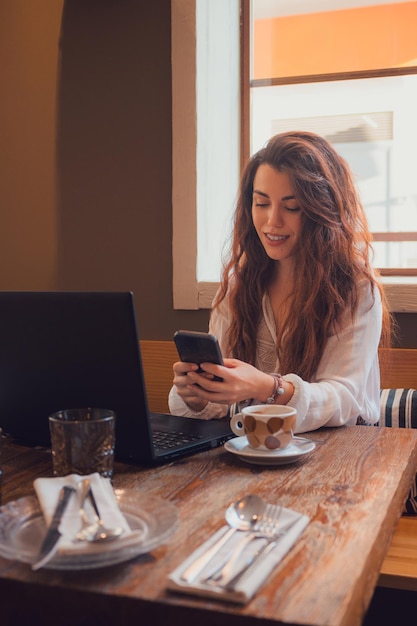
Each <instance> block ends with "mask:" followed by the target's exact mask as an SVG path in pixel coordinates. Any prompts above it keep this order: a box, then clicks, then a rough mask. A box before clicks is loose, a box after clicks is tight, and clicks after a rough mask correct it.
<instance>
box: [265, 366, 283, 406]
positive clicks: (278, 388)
mask: <svg viewBox="0 0 417 626" xmlns="http://www.w3.org/2000/svg"><path fill="white" fill-rule="evenodd" d="M271 376H272V378H273V379H274V390H273V392H272V394H271V395H270V396H269V398H267V399H266V404H274V402H275V400H276V398H277V396H282V394H283V393H284V386H283V382H284V380H283V378H282V376H281V374H275V373H274V374H271Z"/></svg>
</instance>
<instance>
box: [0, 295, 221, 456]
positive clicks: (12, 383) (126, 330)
mask: <svg viewBox="0 0 417 626" xmlns="http://www.w3.org/2000/svg"><path fill="white" fill-rule="evenodd" d="M87 406H90V407H99V408H104V409H112V410H114V411H115V413H116V459H118V460H123V461H127V462H133V463H140V464H156V463H164V462H168V461H171V460H173V459H175V458H178V457H181V456H185V455H189V454H193V453H195V452H198V451H201V450H206V449H209V448H213V447H216V446H219V445H222V444H223V443H224V442H225V441H227V440H228V439H230V438H231V437H232V436H233V434H232V432H231V430H230V427H229V419H228V418H227V417H225V418H224V419H221V420H199V419H188V418H184V417H179V416H174V415H165V414H164V415H161V414H151V413H150V412H149V409H148V403H147V397H146V390H145V383H144V376H143V371H142V360H141V354H140V345H139V337H138V333H137V326H136V316H135V309H134V300H133V294H132V293H131V292H18V291H16V292H10V291H8V292H4V291H3V292H0V426H1V427H2V428H3V433H5V434H10V435H11V436H12V437H13V438H15V439H16V440H17V441H21V442H22V443H26V444H29V445H41V446H48V447H49V446H50V436H49V422H48V416H49V415H51V413H54V412H55V411H58V410H60V409H65V408H77V407H87ZM161 433H165V438H166V437H168V440H167V441H166V442H165V444H163V445H162V444H158V443H156V441H155V436H156V435H158V436H159V437H160V436H161Z"/></svg>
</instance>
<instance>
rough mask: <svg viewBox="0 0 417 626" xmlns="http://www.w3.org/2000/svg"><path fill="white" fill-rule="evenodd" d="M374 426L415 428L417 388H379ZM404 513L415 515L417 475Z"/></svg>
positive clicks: (416, 421) (416, 424)
mask: <svg viewBox="0 0 417 626" xmlns="http://www.w3.org/2000/svg"><path fill="white" fill-rule="evenodd" d="M375 426H388V427H390V426H393V427H396V428H417V390H416V389H381V402H380V418H379V422H378V423H377V424H375ZM404 513H405V514H409V515H417V475H416V477H415V479H414V481H413V484H412V486H411V489H410V493H409V494H408V498H407V501H406V503H405V511H404Z"/></svg>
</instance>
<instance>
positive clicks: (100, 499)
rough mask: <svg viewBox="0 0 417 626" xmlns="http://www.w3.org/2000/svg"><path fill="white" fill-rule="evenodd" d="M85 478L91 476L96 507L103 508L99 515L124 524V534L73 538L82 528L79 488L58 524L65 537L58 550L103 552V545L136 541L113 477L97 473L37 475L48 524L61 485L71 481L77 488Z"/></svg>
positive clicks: (106, 520) (108, 522) (109, 523)
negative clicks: (98, 539)
mask: <svg viewBox="0 0 417 626" xmlns="http://www.w3.org/2000/svg"><path fill="white" fill-rule="evenodd" d="M84 478H88V479H89V480H90V486H91V489H92V491H93V493H94V497H95V499H96V502H97V507H98V510H99V511H100V516H101V517H102V519H103V522H104V525H105V526H108V527H110V528H116V527H121V528H123V534H122V535H121V537H120V538H118V539H117V540H115V541H111V542H105V543H101V544H100V543H88V542H86V541H83V542H74V541H73V538H74V536H75V534H76V533H77V532H78V531H79V530H80V528H81V516H80V496H79V492H77V491H76V492H75V493H74V494H73V495H72V496H71V498H70V500H69V502H68V506H67V508H66V510H65V513H64V515H63V518H62V521H61V524H60V527H59V531H60V532H61V534H62V537H61V538H60V539H59V545H58V546H57V552H58V554H65V553H71V554H77V553H80V554H81V553H86V552H89V553H91V552H100V551H102V550H103V547H105V548H104V549H105V550H113V549H120V547H121V542H123V543H124V542H125V541H126V540H127V541H129V540H131V539H135V541H137V540H138V537H136V534H137V533H136V532H134V533H132V531H131V530H130V527H129V524H128V522H127V520H126V518H125V516H124V515H123V513H122V512H121V510H120V508H119V505H118V503H117V500H116V496H115V494H114V491H113V488H112V485H111V483H110V479H109V478H104V477H103V476H100V474H98V473H94V474H90V475H88V476H79V475H78V474H69V475H68V476H63V477H58V478H37V479H36V480H35V481H34V483H33V485H34V488H35V491H36V495H37V496H38V500H39V504H40V507H41V510H42V513H43V516H44V518H45V523H46V524H47V526H48V525H49V523H50V521H51V519H52V516H53V513H54V511H55V508H56V505H57V502H58V497H59V493H60V490H61V488H62V487H63V486H64V485H68V486H69V487H74V488H75V489H76V488H77V484H78V483H79V482H80V481H82V480H83V479H84ZM92 521H93V520H92ZM133 535H134V537H133Z"/></svg>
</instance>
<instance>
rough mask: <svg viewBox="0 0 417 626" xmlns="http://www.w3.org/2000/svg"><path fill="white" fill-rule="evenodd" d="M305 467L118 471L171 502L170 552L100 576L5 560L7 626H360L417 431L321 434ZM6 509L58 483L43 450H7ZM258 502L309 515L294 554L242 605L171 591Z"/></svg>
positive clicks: (410, 467) (230, 462)
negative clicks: (231, 515)
mask: <svg viewBox="0 0 417 626" xmlns="http://www.w3.org/2000/svg"><path fill="white" fill-rule="evenodd" d="M311 438H314V439H316V440H320V441H322V442H324V443H321V444H319V445H318V446H317V449H316V451H315V452H314V453H313V454H312V455H311V456H309V457H308V458H307V459H306V460H305V461H304V462H302V463H301V462H300V463H298V464H294V465H287V466H285V467H284V466H281V467H269V468H268V467H260V466H256V465H249V464H247V463H244V462H242V461H240V460H239V459H238V458H237V457H235V456H234V455H231V454H229V453H227V452H226V451H224V450H223V449H218V450H212V451H210V452H205V453H200V454H197V455H195V456H192V457H188V458H187V459H185V460H183V461H180V462H175V463H172V464H170V465H166V466H161V467H157V468H143V467H138V466H128V465H121V464H117V467H116V473H115V478H114V486H115V487H124V488H130V489H137V490H146V491H147V492H148V493H153V494H156V495H159V496H161V497H162V498H166V499H167V500H170V501H171V502H173V503H174V504H175V505H176V506H177V508H178V512H179V517H180V525H179V528H178V530H177V531H176V532H175V534H174V535H173V536H172V537H171V539H170V540H169V542H168V543H167V544H166V545H161V546H160V547H158V548H157V549H155V550H153V551H152V553H151V554H147V555H143V556H140V557H137V558H136V559H135V560H133V561H130V562H128V563H124V564H120V565H115V566H112V567H109V568H102V569H99V570H88V571H77V572H73V571H72V572H62V571H52V570H38V571H36V572H33V571H32V570H31V569H30V567H29V566H28V565H26V564H23V563H13V562H11V561H8V560H5V559H2V558H0V598H1V604H0V622H1V624H2V626H6V625H9V624H10V625H12V624H13V626H15V625H18V626H26V624H27V625H28V626H29V624H30V626H36V625H37V624H39V625H42V626H44V625H48V624H54V625H56V626H67V625H68V626H69V625H71V626H77V625H81V624H83V625H84V624H86V625H89V626H90V625H94V626H95V625H96V624H100V626H106V625H107V624H109V625H110V624H111V625H112V626H115V625H120V626H130V625H131V624H132V625H133V624H134V625H135V626H137V625H138V624H143V625H146V626H151V625H152V624H158V626H159V625H162V626H163V625H165V624H169V625H171V624H178V625H181V626H188V625H191V624H192V625H193V626H195V625H197V624H198V625H199V626H205V625H210V626H223V625H226V624H227V626H235V625H239V626H254V625H262V626H272V625H276V624H310V625H314V626H330V625H331V626H338V625H349V626H352V625H355V624H361V623H362V620H363V618H364V615H365V613H366V609H367V607H368V605H369V602H370V599H371V597H372V594H373V590H374V587H375V585H376V583H377V580H378V575H379V570H380V567H381V563H382V560H383V558H384V555H385V553H386V551H387V548H388V546H389V543H390V539H391V535H392V532H393V529H394V528H395V525H396V523H397V521H398V519H399V517H400V515H401V512H402V508H403V504H404V501H405V498H406V496H407V493H408V490H409V486H410V484H411V481H412V479H413V476H414V474H415V473H416V470H417V431H416V430H412V429H394V428H387V429H384V428H374V427H365V426H357V427H352V428H338V429H321V430H319V431H316V432H314V433H311ZM3 470H4V481H3V503H6V502H8V501H10V500H14V499H16V498H19V497H22V496H24V495H28V494H32V493H33V485H32V483H33V480H34V479H35V478H36V477H38V476H50V475H51V458H50V453H49V451H47V450H37V449H28V448H24V447H21V446H17V445H14V444H10V443H7V442H6V443H4V445H3ZM247 493H258V494H259V495H261V496H263V497H264V498H265V499H266V500H268V501H270V502H274V501H275V502H277V501H279V502H280V503H282V504H283V505H284V506H286V507H289V508H293V509H295V510H297V511H299V512H301V513H304V514H306V515H308V516H309V517H310V518H311V522H310V524H309V526H308V527H307V529H306V530H305V531H304V533H303V535H302V537H301V538H300V540H299V541H298V542H297V544H296V546H295V547H294V548H293V549H292V550H291V551H290V552H289V553H288V554H287V556H286V557H285V559H284V560H283V561H282V562H281V564H280V565H279V566H278V567H277V568H276V570H275V572H274V575H273V576H271V578H270V580H269V581H268V582H267V583H266V584H264V585H263V586H262V587H261V588H260V589H259V591H258V593H257V594H256V596H255V597H254V598H253V600H252V601H251V602H250V603H249V604H247V605H246V606H237V605H233V604H231V603H225V602H220V601H217V600H211V599H205V598H198V597H193V596H187V595H184V594H177V593H173V592H169V591H167V590H166V576H167V574H168V573H170V572H171V571H172V570H173V569H174V568H176V567H177V566H178V565H179V564H180V563H181V562H182V561H183V560H184V559H185V558H186V557H187V556H188V555H189V554H190V552H191V551H192V550H194V549H195V548H196V547H197V546H198V545H199V544H200V543H202V542H203V541H204V540H205V538H207V536H208V535H209V534H210V533H213V532H214V531H215V530H216V529H217V528H219V527H220V526H222V525H223V524H224V511H225V509H226V507H227V505H228V504H229V502H230V501H232V500H234V499H236V498H239V497H242V496H243V495H244V494H247Z"/></svg>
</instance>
